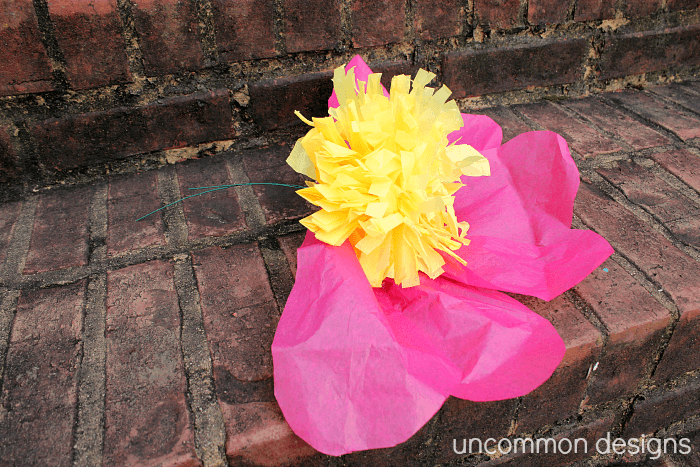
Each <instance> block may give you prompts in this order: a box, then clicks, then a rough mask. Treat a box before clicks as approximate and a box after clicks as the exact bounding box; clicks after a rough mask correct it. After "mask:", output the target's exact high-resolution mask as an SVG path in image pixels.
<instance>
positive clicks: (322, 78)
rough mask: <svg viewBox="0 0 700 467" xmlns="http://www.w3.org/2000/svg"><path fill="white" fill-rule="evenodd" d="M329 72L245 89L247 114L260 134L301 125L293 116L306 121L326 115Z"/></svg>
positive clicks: (284, 78)
mask: <svg viewBox="0 0 700 467" xmlns="http://www.w3.org/2000/svg"><path fill="white" fill-rule="evenodd" d="M332 77H333V74H332V73H331V72H323V73H306V74H303V75H298V76H287V77H283V78H275V79H270V80H265V81H258V82H257V83H253V84H251V85H250V86H249V92H250V113H251V114H252V116H253V119H254V120H255V123H256V124H257V125H258V126H259V127H260V129H261V130H263V131H269V130H274V129H276V128H284V127H288V126H293V125H301V124H302V121H301V120H299V118H298V117H297V116H296V115H294V111H295V110H298V111H299V112H301V113H302V114H303V115H304V116H305V117H306V118H309V119H310V118H311V117H326V116H328V98H330V97H331V93H332V92H333V82H332V81H331V78H332Z"/></svg>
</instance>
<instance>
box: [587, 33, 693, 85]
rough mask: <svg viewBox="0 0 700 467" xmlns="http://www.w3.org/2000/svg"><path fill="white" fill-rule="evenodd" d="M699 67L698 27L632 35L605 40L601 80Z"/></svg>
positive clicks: (601, 62) (601, 63) (601, 61)
mask: <svg viewBox="0 0 700 467" xmlns="http://www.w3.org/2000/svg"><path fill="white" fill-rule="evenodd" d="M698 64H700V26H688V27H680V28H675V29H669V30H667V31H663V32H658V31H648V32H643V33H632V34H626V35H622V36H617V37H615V38H610V39H609V40H606V42H605V45H604V46H603V51H602V54H601V59H600V70H601V73H600V77H601V78H602V79H609V78H616V77H619V76H627V75H634V74H639V73H647V72H650V71H657V70H665V69H667V68H672V67H688V66H694V65H698Z"/></svg>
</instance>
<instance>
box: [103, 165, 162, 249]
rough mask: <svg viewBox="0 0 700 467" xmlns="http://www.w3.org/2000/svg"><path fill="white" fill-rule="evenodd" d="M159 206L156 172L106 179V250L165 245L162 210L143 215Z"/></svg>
mask: <svg viewBox="0 0 700 467" xmlns="http://www.w3.org/2000/svg"><path fill="white" fill-rule="evenodd" d="M160 207H161V202H160V198H159V197H158V182H157V179H156V173H155V172H145V173H143V174H137V175H130V176H128V177H122V178H115V179H112V180H110V182H109V200H108V201H107V212H108V219H109V229H108V230H107V253H108V255H109V256H117V255H120V254H122V253H126V252H128V251H133V250H137V249H140V248H145V247H147V246H153V245H164V244H165V235H164V230H163V221H162V220H161V215H160V214H161V213H159V212H157V213H155V214H151V215H150V216H148V217H147V218H145V219H144V220H141V221H138V222H136V219H138V218H140V217H141V216H145V215H146V214H148V213H149V212H151V211H154V210H156V209H158V208H160Z"/></svg>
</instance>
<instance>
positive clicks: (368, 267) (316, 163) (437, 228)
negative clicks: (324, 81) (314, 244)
mask: <svg viewBox="0 0 700 467" xmlns="http://www.w3.org/2000/svg"><path fill="white" fill-rule="evenodd" d="M434 77H435V75H434V74H433V73H429V72H427V71H425V70H419V71H418V73H417V74H416V76H415V78H413V81H412V82H411V79H410V77H409V76H406V75H400V76H395V77H394V78H393V79H392V80H391V90H390V97H386V96H385V95H384V89H383V87H382V85H381V83H380V78H381V74H378V73H377V74H370V75H369V77H368V80H367V82H363V81H356V79H355V73H354V69H350V70H349V71H348V72H347V73H346V72H345V71H344V69H343V68H342V67H340V68H337V69H336V70H335V73H334V77H333V84H334V89H335V94H336V96H337V98H338V102H339V104H340V105H339V107H337V108H331V109H329V114H330V116H329V117H325V118H313V119H312V121H309V120H307V119H306V118H304V117H303V116H302V115H301V114H300V113H298V112H296V114H297V115H298V116H299V117H300V118H301V119H302V120H303V121H304V122H306V123H307V124H309V125H311V126H313V129H311V130H310V131H309V132H308V133H307V134H306V136H304V137H303V138H301V139H299V141H297V143H296V145H295V146H294V149H293V150H292V152H291V154H290V156H289V158H288V159H287V163H288V164H289V165H290V166H291V167H292V168H293V169H294V170H296V171H297V172H299V173H302V174H304V175H306V176H308V177H309V178H311V179H313V180H315V183H313V182H307V185H308V188H304V189H301V190H299V191H298V192H297V193H298V194H299V195H301V196H302V197H303V198H305V199H306V200H308V201H309V202H310V203H312V204H314V205H316V206H319V207H320V208H321V210H320V211H317V212H316V213H314V214H312V215H310V216H308V217H306V218H304V219H302V221H301V223H302V224H303V225H304V226H305V227H306V228H308V229H309V230H311V231H312V232H313V233H314V234H315V235H316V238H317V239H318V240H321V241H323V242H326V243H328V244H330V245H334V246H340V245H342V244H343V242H345V241H346V240H349V241H350V243H351V244H352V245H353V247H354V249H355V253H356V254H357V257H358V259H359V261H360V264H361V266H362V269H363V270H364V272H365V274H366V275H367V279H368V280H369V282H370V285H371V286H372V287H380V286H381V284H382V281H383V280H384V279H385V278H387V277H390V278H393V279H394V281H395V282H396V283H397V284H401V286H402V287H412V286H416V285H419V283H420V277H419V274H418V272H419V271H422V272H423V273H425V274H427V275H428V276H429V277H431V278H435V277H437V276H439V275H440V274H441V273H442V272H443V269H442V266H443V265H444V264H445V260H444V259H443V257H442V256H441V255H440V254H439V253H438V252H439V251H441V252H444V253H446V254H448V255H450V256H452V257H454V258H455V259H457V260H458V261H460V262H461V263H463V264H464V263H465V262H464V260H463V259H461V258H460V257H459V256H457V255H456V254H455V253H454V251H455V250H457V249H458V248H460V247H461V246H462V245H466V244H468V243H469V240H468V239H467V238H466V234H467V230H468V228H469V225H468V224H467V223H466V222H458V221H457V219H456V217H455V213H454V209H453V203H454V196H453V195H454V193H455V192H456V191H457V190H458V189H459V188H460V187H461V186H462V182H461V181H460V177H461V176H462V175H467V176H472V177H478V176H485V175H489V173H490V172H489V163H488V160H486V158H484V157H483V156H482V155H481V154H479V152H478V151H477V150H475V149H474V148H472V147H471V146H468V145H462V144H460V145H455V144H452V145H448V140H447V135H448V134H450V133H452V132H453V131H455V130H458V129H459V128H461V127H462V125H463V121H462V117H461V114H460V112H459V109H458V108H457V104H456V103H455V102H454V101H450V102H446V101H447V98H448V97H449V95H450V90H449V89H448V88H447V87H446V86H443V87H442V88H440V89H439V90H437V91H435V90H434V89H432V88H428V87H426V85H427V84H428V83H429V82H430V81H432V80H433V78H434Z"/></svg>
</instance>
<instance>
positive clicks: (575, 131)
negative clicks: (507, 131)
mask: <svg viewBox="0 0 700 467" xmlns="http://www.w3.org/2000/svg"><path fill="white" fill-rule="evenodd" d="M518 110H520V111H521V112H522V113H524V114H525V115H526V116H527V117H529V118H531V119H532V120H534V121H535V122H536V123H537V124H539V125H540V126H542V127H544V128H545V129H546V130H550V131H554V132H556V133H559V134H560V135H561V136H563V137H564V138H565V139H566V141H567V142H568V143H569V147H570V148H571V149H573V150H574V151H576V152H577V153H579V154H581V155H582V156H584V157H588V156H595V155H597V154H605V153H609V152H615V151H620V150H621V149H622V148H621V147H620V146H619V145H618V144H617V143H615V142H614V141H612V140H611V139H609V138H607V137H605V136H604V135H602V134H601V133H598V132H597V131H596V130H594V129H593V128H591V127H589V126H588V125H586V124H584V123H582V122H580V121H579V120H577V119H575V118H573V117H571V116H570V115H569V114H567V113H566V112H564V111H563V110H561V109H560V108H559V107H557V106H555V105H554V104H552V103H550V102H547V101H543V102H539V103H537V104H530V105H524V106H519V107H518Z"/></svg>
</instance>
